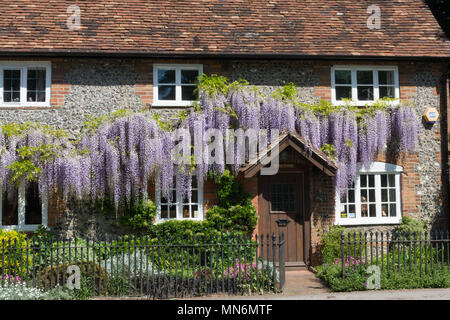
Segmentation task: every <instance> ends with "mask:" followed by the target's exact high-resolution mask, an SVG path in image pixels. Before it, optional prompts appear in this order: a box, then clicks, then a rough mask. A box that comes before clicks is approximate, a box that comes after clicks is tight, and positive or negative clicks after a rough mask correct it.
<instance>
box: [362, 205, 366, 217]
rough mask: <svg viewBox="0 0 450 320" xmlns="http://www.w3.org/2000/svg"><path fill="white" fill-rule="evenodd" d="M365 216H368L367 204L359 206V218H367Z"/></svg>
mask: <svg viewBox="0 0 450 320" xmlns="http://www.w3.org/2000/svg"><path fill="white" fill-rule="evenodd" d="M367 216H368V212H367V204H362V205H361V217H367Z"/></svg>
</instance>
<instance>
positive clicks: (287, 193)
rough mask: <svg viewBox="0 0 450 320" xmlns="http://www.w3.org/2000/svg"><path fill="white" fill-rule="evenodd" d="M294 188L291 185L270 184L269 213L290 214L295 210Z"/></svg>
mask: <svg viewBox="0 0 450 320" xmlns="http://www.w3.org/2000/svg"><path fill="white" fill-rule="evenodd" d="M294 190H295V188H294V186H293V185H292V184H290V183H289V184H272V192H271V195H270V201H271V211H282V212H292V211H294V210H295V196H294Z"/></svg>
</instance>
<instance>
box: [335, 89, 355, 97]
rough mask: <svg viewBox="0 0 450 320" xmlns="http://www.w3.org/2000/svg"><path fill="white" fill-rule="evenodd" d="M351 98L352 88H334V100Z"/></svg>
mask: <svg viewBox="0 0 450 320" xmlns="http://www.w3.org/2000/svg"><path fill="white" fill-rule="evenodd" d="M344 98H345V99H351V98H352V87H347V86H338V87H336V100H342V99H344Z"/></svg>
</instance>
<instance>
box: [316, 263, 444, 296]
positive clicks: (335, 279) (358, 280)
mask: <svg viewBox="0 0 450 320" xmlns="http://www.w3.org/2000/svg"><path fill="white" fill-rule="evenodd" d="M344 272H345V277H344V278H343V277H342V265H341V264H340V262H339V263H337V264H330V265H322V266H319V267H318V268H317V274H316V276H317V277H318V278H320V279H322V280H323V281H324V282H325V284H326V285H327V286H328V287H329V288H330V290H331V291H363V290H369V289H368V288H367V280H368V277H369V276H370V275H369V274H368V273H367V272H366V266H363V267H362V271H360V269H359V267H358V266H355V265H353V266H350V267H346V268H345V271H344ZM416 288H450V269H449V268H448V267H445V268H444V269H438V270H435V271H434V272H429V273H425V272H423V273H422V276H421V275H420V271H418V270H411V271H409V270H404V271H403V270H402V271H401V272H392V270H391V272H390V273H389V274H388V273H387V272H386V269H384V271H383V272H382V273H381V274H380V289H382V290H397V289H416Z"/></svg>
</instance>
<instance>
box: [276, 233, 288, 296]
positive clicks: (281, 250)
mask: <svg viewBox="0 0 450 320" xmlns="http://www.w3.org/2000/svg"><path fill="white" fill-rule="evenodd" d="M278 242H279V243H278V257H279V266H280V268H279V270H280V286H279V289H280V291H282V290H283V287H284V282H285V279H286V277H285V276H286V266H285V261H284V232H281V234H279V235H278Z"/></svg>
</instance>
